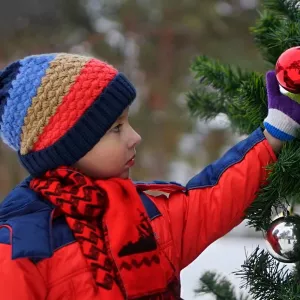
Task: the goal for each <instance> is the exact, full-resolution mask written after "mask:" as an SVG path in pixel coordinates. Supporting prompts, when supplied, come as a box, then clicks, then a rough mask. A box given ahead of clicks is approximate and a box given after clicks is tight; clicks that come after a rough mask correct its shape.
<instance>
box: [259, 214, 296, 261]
mask: <svg viewBox="0 0 300 300" xmlns="http://www.w3.org/2000/svg"><path fill="white" fill-rule="evenodd" d="M265 240H266V244H267V249H268V251H269V253H270V254H271V255H272V256H273V257H274V258H275V259H277V260H278V261H280V262H283V263H295V262H297V261H299V260H300V217H299V216H298V215H288V216H283V217H280V218H278V219H276V220H274V221H273V222H272V223H271V225H270V228H269V229H268V230H267V232H266V234H265Z"/></svg>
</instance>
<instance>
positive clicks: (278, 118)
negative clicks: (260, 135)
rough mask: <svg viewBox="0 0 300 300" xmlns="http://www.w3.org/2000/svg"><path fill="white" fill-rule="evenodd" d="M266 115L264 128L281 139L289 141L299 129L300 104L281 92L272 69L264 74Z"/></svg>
mask: <svg viewBox="0 0 300 300" xmlns="http://www.w3.org/2000/svg"><path fill="white" fill-rule="evenodd" d="M266 81H267V93H268V108H269V111H268V116H267V117H266V119H265V120H264V126H265V128H266V130H267V131H268V132H269V133H270V134H271V135H272V136H273V137H275V138H277V139H279V140H281V141H290V140H292V139H294V138H295V137H296V134H297V131H298V130H299V129H300V104H298V103H297V102H296V101H294V100H291V99H290V98H288V97H287V96H284V95H282V94H281V92H280V90H279V84H278V81H277V79H276V74H275V72H274V71H270V72H268V73H267V75H266Z"/></svg>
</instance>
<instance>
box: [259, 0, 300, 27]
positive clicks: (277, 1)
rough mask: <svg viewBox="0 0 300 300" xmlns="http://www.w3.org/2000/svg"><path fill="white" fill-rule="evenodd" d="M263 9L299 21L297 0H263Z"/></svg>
mask: <svg viewBox="0 0 300 300" xmlns="http://www.w3.org/2000/svg"><path fill="white" fill-rule="evenodd" d="M263 7H264V9H266V10H270V11H272V12H273V13H275V14H276V15H277V16H278V17H279V16H281V17H283V18H285V19H290V20H291V21H294V22H299V20H300V14H299V8H300V7H299V0H264V4H263Z"/></svg>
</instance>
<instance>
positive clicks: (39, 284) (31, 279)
mask: <svg viewBox="0 0 300 300" xmlns="http://www.w3.org/2000/svg"><path fill="white" fill-rule="evenodd" d="M46 291H47V290H46V286H45V282H44V281H43V278H42V277H41V275H40V274H39V272H38V269H37V268H36V266H35V265H34V264H33V263H32V262H31V261H30V260H28V259H26V258H20V259H16V260H12V259H11V246H10V245H7V244H0V299H5V300H16V299H22V300H46V297H47V292H46Z"/></svg>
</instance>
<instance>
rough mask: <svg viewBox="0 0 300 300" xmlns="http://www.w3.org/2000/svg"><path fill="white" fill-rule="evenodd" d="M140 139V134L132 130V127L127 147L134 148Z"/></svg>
mask: <svg viewBox="0 0 300 300" xmlns="http://www.w3.org/2000/svg"><path fill="white" fill-rule="evenodd" d="M141 141H142V138H141V136H140V135H139V134H138V133H137V132H136V131H135V130H134V129H132V136H131V139H130V143H129V147H130V148H134V147H136V146H137V145H138V144H139V143H140V142H141Z"/></svg>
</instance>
